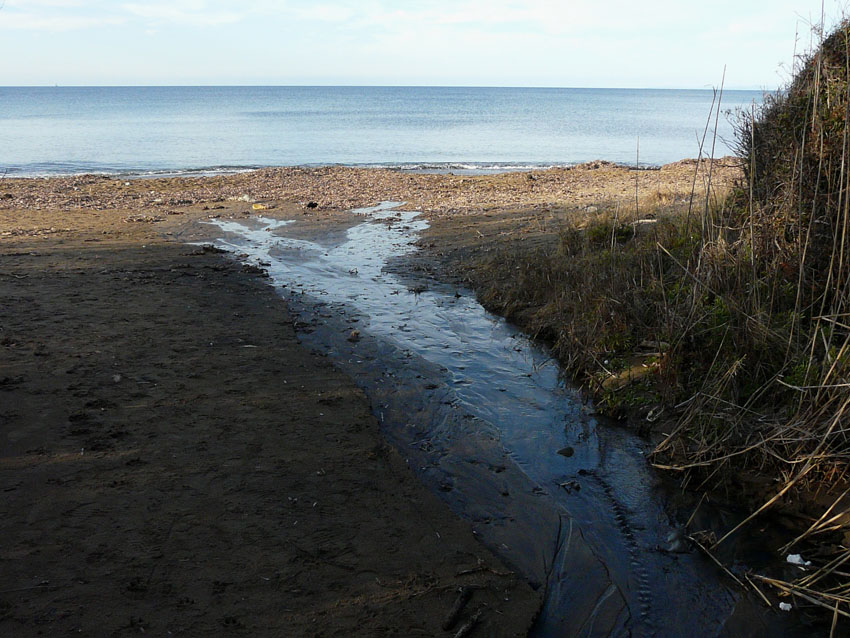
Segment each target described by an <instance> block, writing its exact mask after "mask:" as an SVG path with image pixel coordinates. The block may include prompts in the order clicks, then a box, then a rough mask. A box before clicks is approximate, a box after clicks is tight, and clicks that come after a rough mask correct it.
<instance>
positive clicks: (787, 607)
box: [779, 603, 791, 611]
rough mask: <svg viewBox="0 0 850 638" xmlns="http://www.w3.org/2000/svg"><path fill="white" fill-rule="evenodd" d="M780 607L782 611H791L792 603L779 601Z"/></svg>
mask: <svg viewBox="0 0 850 638" xmlns="http://www.w3.org/2000/svg"><path fill="white" fill-rule="evenodd" d="M779 609H781V610H782V611H791V605H790V604H789V603H779Z"/></svg>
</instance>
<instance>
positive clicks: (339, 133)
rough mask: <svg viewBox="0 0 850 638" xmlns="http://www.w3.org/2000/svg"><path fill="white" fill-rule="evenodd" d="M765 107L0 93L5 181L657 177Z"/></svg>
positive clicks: (161, 92) (172, 92)
mask: <svg viewBox="0 0 850 638" xmlns="http://www.w3.org/2000/svg"><path fill="white" fill-rule="evenodd" d="M718 98H720V100H719V108H718ZM762 100H763V93H762V92H761V91H724V92H723V93H722V96H721V95H719V94H718V93H717V92H715V91H714V90H654V89H582V88H563V89H560V88H484V87H469V88H467V87H308V86H256V87H254V86H238V87H234V86H230V87H206V86H204V87H198V86H195V87H0V176H5V177H24V176H45V175H69V174H70V175H72V174H80V173H103V174H115V175H124V176H128V177H142V176H146V175H150V176H155V175H192V174H219V173H230V172H238V171H244V170H250V169H254V168H258V167H265V166H324V165H346V166H373V167H387V168H393V169H397V170H402V171H418V172H456V173H488V172H504V171H509V170H531V169H539V168H546V167H552V166H570V165H574V164H578V163H582V162H587V161H591V160H607V161H611V162H616V163H620V164H627V165H640V166H642V167H654V166H659V165H662V164H666V163H669V162H674V161H677V160H680V159H685V158H692V157H697V156H698V155H699V154H700V153H701V152H702V154H703V155H704V156H708V155H711V154H712V151H713V154H714V156H715V157H719V156H723V155H730V154H734V149H735V134H734V121H735V118H736V113H738V112H740V111H742V110H743V111H744V112H749V111H751V110H752V108H753V106H754V105H758V104H759V103H761V102H762ZM715 124H716V127H715ZM715 128H716V131H715Z"/></svg>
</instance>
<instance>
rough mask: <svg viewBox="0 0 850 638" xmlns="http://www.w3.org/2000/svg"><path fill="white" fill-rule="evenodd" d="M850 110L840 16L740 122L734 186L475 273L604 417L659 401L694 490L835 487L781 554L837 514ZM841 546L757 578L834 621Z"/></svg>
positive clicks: (491, 301) (846, 368) (668, 464)
mask: <svg viewBox="0 0 850 638" xmlns="http://www.w3.org/2000/svg"><path fill="white" fill-rule="evenodd" d="M848 120H850V23H848V22H845V23H843V24H841V25H840V26H839V28H837V29H836V30H835V31H834V32H833V33H832V34H831V35H830V36H829V37H827V38H826V39H824V41H823V42H822V46H821V47H820V48H819V49H818V50H817V51H816V52H815V53H814V54H812V55H811V56H810V57H809V58H807V59H806V60H804V61H803V63H802V65H801V67H800V70H799V72H798V73H797V75H796V77H795V78H794V80H793V81H792V82H791V84H790V85H789V86H788V87H787V88H786V89H785V90H783V91H781V92H779V93H777V94H775V95H771V96H768V97H767V98H766V101H765V103H764V104H763V106H762V107H760V108H758V109H754V110H753V112H751V113H746V112H744V113H739V114H738V150H739V155H740V157H741V158H742V163H743V167H742V168H743V178H742V180H741V183H740V184H739V186H738V187H737V188H736V189H735V190H733V191H732V192H730V193H713V194H712V195H711V197H710V198H709V201H707V202H690V203H689V204H686V205H681V204H680V205H678V207H676V205H675V204H671V203H669V202H666V201H663V198H658V197H656V200H657V201H656V203H655V206H654V208H653V209H652V210H653V214H652V215H650V216H647V215H645V214H644V215H641V216H637V215H636V214H632V215H630V216H626V215H624V214H623V212H622V211H614V210H608V211H601V212H598V213H595V214H593V215H587V214H585V213H581V214H576V216H575V218H574V219H573V221H572V223H571V224H570V225H569V227H567V228H565V229H564V230H563V231H562V233H561V235H560V241H559V242H558V245H557V247H556V248H554V249H551V248H547V249H541V248H537V249H534V250H524V249H522V248H521V247H520V248H517V247H516V246H513V247H510V248H508V249H505V250H502V251H501V252H499V253H498V254H497V255H495V256H493V257H491V258H489V259H487V260H486V261H482V262H480V263H478V264H477V265H476V267H475V268H474V271H473V279H474V281H475V283H476V287H477V288H478V290H479V293H480V296H481V298H482V301H483V302H484V303H485V304H486V305H488V306H489V307H490V308H492V309H494V310H496V311H499V312H501V313H503V314H505V315H506V316H507V317H508V318H510V319H511V320H513V321H515V322H517V323H518V324H520V325H521V326H523V327H525V328H527V329H528V330H529V331H531V332H532V333H535V334H537V335H539V336H541V337H543V338H545V339H547V340H548V341H550V342H551V343H552V345H553V348H554V352H555V353H556V355H557V356H558V357H559V358H560V359H561V361H562V362H563V364H564V365H565V366H566V368H567V370H568V371H569V372H570V373H571V374H572V375H574V377H575V378H577V379H579V380H580V381H581V382H582V383H583V384H585V386H586V387H588V388H589V389H590V390H591V391H592V392H594V393H595V394H596V395H597V397H598V398H599V401H598V404H599V406H600V407H601V408H602V409H604V410H606V411H608V412H612V413H615V414H624V413H628V414H631V415H638V416H639V417H642V416H647V417H649V419H650V420H653V417H654V416H656V415H657V414H658V412H659V411H660V410H661V409H662V408H663V409H665V410H666V416H667V418H669V419H671V420H669V421H668V422H666V423H665V429H666V431H667V432H668V433H669V434H668V435H667V436H666V437H664V438H663V440H662V441H661V442H660V444H659V445H658V447H657V448H656V451H655V453H654V455H653V458H654V461H655V462H656V463H657V464H658V465H659V466H661V467H665V468H667V469H675V470H678V471H682V472H685V473H686V476H687V477H688V480H689V481H690V483H691V485H698V484H702V485H704V486H706V487H714V486H716V485H718V484H720V485H723V484H724V482H725V481H728V480H730V479H732V478H733V477H739V476H740V475H741V474H742V473H744V474H747V473H748V474H750V475H758V476H769V477H770V478H771V479H772V480H773V481H774V482H775V486H776V487H775V490H773V493H772V494H769V495H768V496H769V498H768V499H766V502H765V503H764V505H763V507H761V508H758V510H757V511H756V512H754V516H755V515H756V514H757V513H760V512H761V511H762V510H763V509H766V508H767V507H770V506H774V505H776V504H781V503H782V502H783V501H784V500H787V499H788V498H790V497H792V496H806V495H811V494H813V493H815V492H817V493H818V494H819V496H820V497H823V496H824V495H825V494H832V495H833V496H832V498H831V501H834V502H833V503H832V506H831V507H826V506H829V503H830V502H831V501H830V502H826V503H825V504H822V505H821V507H822V509H821V510H820V511H821V512H823V511H825V512H827V514H828V515H824V517H822V518H820V519H817V516H815V518H813V519H812V520H816V522H815V523H813V524H812V526H811V529H808V530H807V531H806V533H805V534H802V535H801V537H800V538H798V539H796V541H795V542H794V543H789V545H787V546H786V547H784V548H782V550H783V551H786V552H787V551H789V550H790V549H791V548H792V547H794V546H798V545H799V544H800V543H801V542H804V541H810V540H811V538H813V537H818V538H821V539H825V538H826V537H825V536H824V535H823V534H824V532H829V533H832V534H833V535H834V534H835V533H836V532H842V531H846V528H843V527H842V525H846V524H847V522H848V520H847V519H848V517H850V515H848V512H850V510H848V504H847V502H846V500H844V495H845V494H846V493H847V492H845V490H846V489H847V485H846V484H847V482H848V477H847V470H848V459H850V439H848V433H850V128H848ZM696 179H697V176H696V174H695V180H696ZM709 192H711V191H709ZM640 209H641V210H644V211H645V210H647V208H646V207H645V206H641V207H640ZM636 370H637V371H640V370H644V371H645V372H643V373H641V374H636V373H635V371H636ZM809 513H811V510H810V512H809ZM749 520H750V519H747V521H744V522H743V523H747V522H749ZM743 523H742V524H743ZM724 538H725V537H724ZM724 538H720V539H719V541H717V542H718V543H722V542H723V541H724ZM832 538H835V537H834V536H833V537H832ZM795 544H796V545H795ZM845 545H846V542H845V541H839V542H838V544H833V545H828V544H826V543H821V544H820V545H818V548H819V549H817V550H813V551H818V552H821V555H820V556H816V558H820V562H821V564H822V565H825V569H824V570H822V571H821V572H819V575H818V576H817V577H811V576H806V577H804V578H803V581H804V582H802V584H801V583H800V582H797V583H785V582H783V581H777V580H770V579H768V580H765V582H769V583H770V584H771V585H774V586H776V587H778V588H779V589H780V590H783V591H785V592H786V593H793V594H794V595H797V596H800V595H802V594H803V593H804V592H806V593H805V596H808V598H809V600H808V602H809V603H812V604H816V605H821V606H824V607H826V608H829V609H830V610H832V611H834V610H838V611H835V613H836V614H845V615H847V614H846V612H850V585H849V584H848V580H850V578H847V577H845V576H841V575H840V574H838V572H839V571H841V570H840V569H837V567H839V566H840V565H841V564H843V562H844V561H850V551H849V550H848V549H847V548H846V547H845ZM827 547H829V551H827V549H825V548H827ZM829 552H832V553H829ZM844 571H846V570H844ZM829 579H832V580H829ZM836 579H838V580H837V582H836ZM827 582H829V583H830V584H829V588H830V589H829V591H827V589H828V588H827V587H826V583H827ZM801 587H804V588H805V589H801Z"/></svg>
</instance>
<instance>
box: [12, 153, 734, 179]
mask: <svg viewBox="0 0 850 638" xmlns="http://www.w3.org/2000/svg"><path fill="white" fill-rule="evenodd" d="M692 159H693V158H687V157H686V158H683V159H681V160H677V161H675V162H667V163H664V164H656V163H648V164H639V165H637V166H635V165H634V164H629V163H624V162H617V161H612V160H605V159H594V160H589V161H584V162H579V161H576V162H554V161H553V162H507V161H492V162H476V161H468V162H467V161H412V162H399V163H395V164H394V163H389V162H362V163H352V164H349V163H345V162H337V163H327V164H326V163H321V162H310V163H306V164H272V165H259V164H257V165H245V166H226V165H222V166H200V167H190V168H157V169H154V168H152V169H112V168H104V169H101V170H79V171H70V172H57V171H45V172H41V173H39V172H34V173H24V174H20V173H18V172H10V169H8V168H7V169H6V172H5V173H3V174H0V183H1V182H2V180H5V179H51V178H67V177H88V176H91V177H107V178H111V179H119V180H120V179H127V180H142V179H175V178H176V179H180V178H185V179H191V178H197V177H227V176H230V175H239V174H242V173H252V172H254V171H261V170H280V169H289V168H291V169H302V170H315V169H324V168H349V169H372V170H387V171H394V172H398V173H409V174H414V175H461V176H487V175H489V176H498V175H504V174H506V173H528V172H531V171H547V170H551V169H572V168H576V167H578V166H582V165H584V164H594V163H602V164H608V165H612V166H615V167H617V168H625V169H629V170H642V171H657V170H661V169H662V168H664V167H665V166H670V165H673V164H677V163H679V162H687V161H691V160H692ZM717 159H718V160H720V161H727V160H734V159H738V158H734V157H733V156H725V157H719V158H717ZM703 161H707V158H703Z"/></svg>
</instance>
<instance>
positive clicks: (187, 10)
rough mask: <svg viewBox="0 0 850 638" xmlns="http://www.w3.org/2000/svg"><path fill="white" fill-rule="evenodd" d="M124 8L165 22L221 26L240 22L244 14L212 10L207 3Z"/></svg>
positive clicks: (131, 12)
mask: <svg viewBox="0 0 850 638" xmlns="http://www.w3.org/2000/svg"><path fill="white" fill-rule="evenodd" d="M122 8H123V9H124V10H125V11H127V12H128V13H130V14H131V15H133V16H135V17H137V18H143V19H145V20H149V21H151V22H158V23H165V24H184V25H185V24H188V25H195V26H219V25H222V24H232V23H234V22H239V21H240V20H241V19H242V15H241V14H238V13H235V12H232V11H214V10H210V9H209V8H208V7H207V6H206V5H205V3H200V2H191V3H178V4H176V5H175V4H173V3H170V4H151V3H148V4H125V5H123V6H122Z"/></svg>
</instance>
